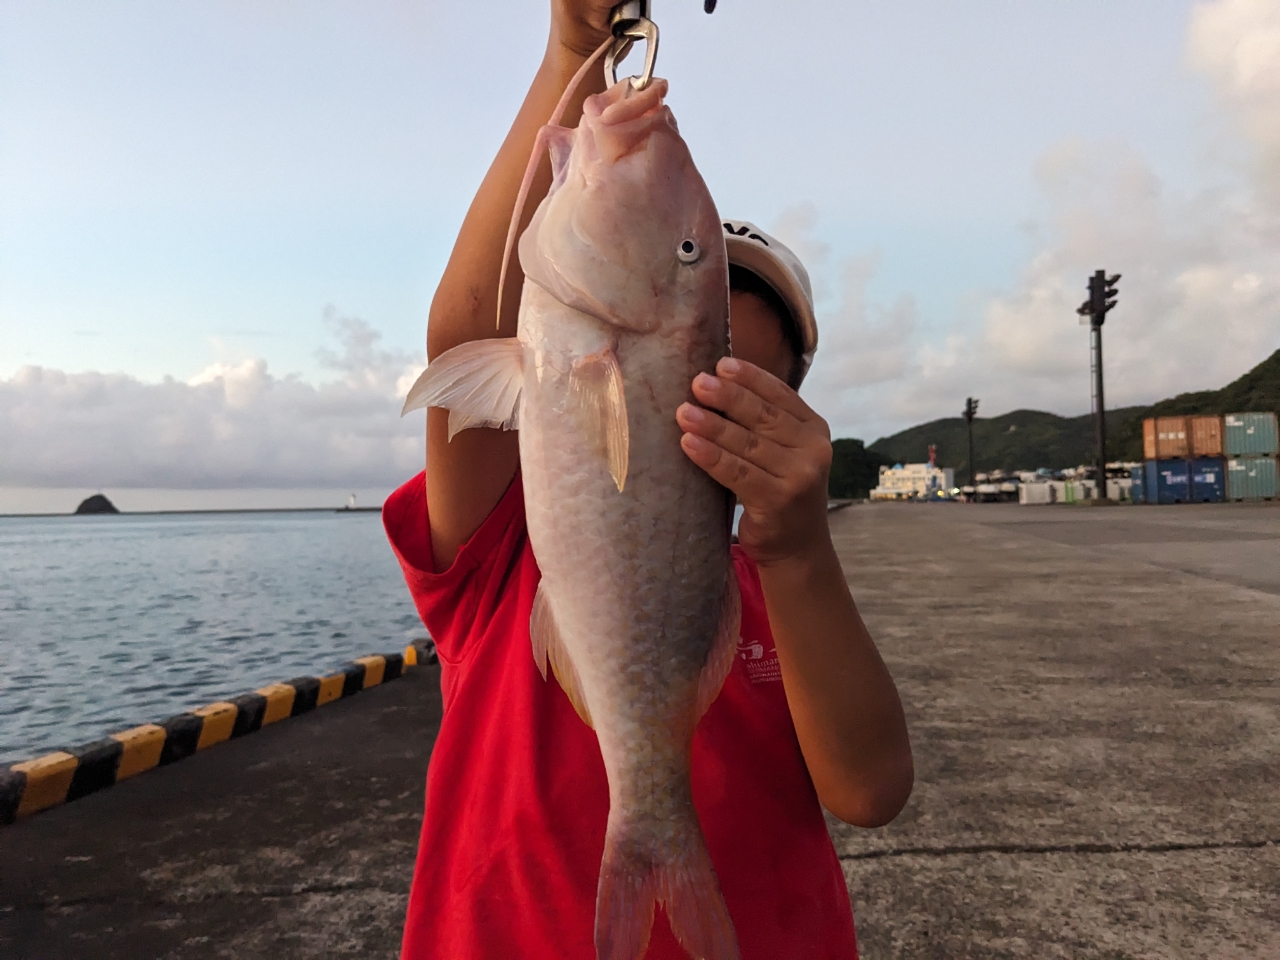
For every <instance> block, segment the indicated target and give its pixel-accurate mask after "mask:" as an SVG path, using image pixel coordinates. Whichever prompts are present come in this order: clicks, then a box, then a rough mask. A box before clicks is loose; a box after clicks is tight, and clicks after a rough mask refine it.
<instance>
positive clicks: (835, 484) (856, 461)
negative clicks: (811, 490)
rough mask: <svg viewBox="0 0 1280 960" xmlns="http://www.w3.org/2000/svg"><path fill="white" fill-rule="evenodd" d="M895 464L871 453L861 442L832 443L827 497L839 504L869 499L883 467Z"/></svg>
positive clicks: (882, 456) (878, 454)
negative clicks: (842, 501)
mask: <svg viewBox="0 0 1280 960" xmlns="http://www.w3.org/2000/svg"><path fill="white" fill-rule="evenodd" d="M893 462H894V461H892V460H890V459H889V458H888V457H886V456H884V455H883V454H880V453H874V452H872V451H870V450H868V449H867V448H866V447H865V446H863V443H862V441H861V440H832V441H831V479H830V481H829V482H828V483H827V496H829V497H834V498H835V499H837V500H848V499H862V498H864V497H866V495H867V494H868V493H869V492H870V491H872V490H874V489H875V488H876V486H877V485H878V484H879V482H880V467H881V465H885V466H892V465H893Z"/></svg>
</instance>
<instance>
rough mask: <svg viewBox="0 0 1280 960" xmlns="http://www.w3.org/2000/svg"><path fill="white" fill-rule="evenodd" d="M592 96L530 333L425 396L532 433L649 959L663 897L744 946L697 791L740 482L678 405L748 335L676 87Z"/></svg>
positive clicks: (449, 372) (563, 614) (613, 819)
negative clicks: (704, 464)
mask: <svg viewBox="0 0 1280 960" xmlns="http://www.w3.org/2000/svg"><path fill="white" fill-rule="evenodd" d="M666 89H667V84H666V81H663V80H655V81H653V82H652V83H651V84H650V85H649V86H648V87H646V88H645V89H644V90H641V91H637V90H634V89H633V88H632V85H631V83H630V82H629V81H625V80H624V81H622V82H621V83H618V84H615V85H614V86H613V87H612V88H610V89H609V90H608V91H606V92H604V93H601V94H598V95H596V96H593V97H591V98H589V99H588V100H587V102H586V106H585V110H584V114H583V118H582V121H581V123H580V124H579V126H578V127H577V128H576V129H572V130H571V129H567V128H564V127H558V126H551V127H548V128H545V129H544V137H545V139H546V140H547V141H548V142H549V145H550V151H551V158H552V167H553V171H554V180H553V185H552V187H551V191H550V193H549V194H548V195H547V197H546V199H544V200H543V202H542V204H541V206H539V208H538V210H537V212H536V213H535V215H534V217H533V221H532V222H531V224H530V225H529V228H528V229H527V230H526V231H525V233H524V235H523V236H522V237H521V239H520V247H519V253H520V264H521V266H522V267H523V269H524V274H525V285H524V291H523V295H522V299H521V304H520V321H519V328H518V329H519V332H518V335H517V336H516V337H515V338H512V339H509V340H482V341H474V342H471V343H467V344H464V345H462V346H459V347H456V348H454V349H453V350H450V351H448V352H447V353H444V354H442V355H441V356H439V357H438V358H437V359H436V360H435V361H433V362H432V363H431V365H430V367H429V368H428V369H427V371H426V373H424V374H423V376H422V378H421V379H420V380H419V382H418V383H417V384H416V385H415V386H414V388H413V390H412V391H411V392H410V395H409V400H408V402H407V403H406V409H412V408H414V407H425V406H436V407H447V408H448V409H449V410H450V411H451V412H450V417H449V424H450V435H452V434H453V433H454V432H456V431H457V430H460V429H464V428H466V427H471V426H477V425H487V426H499V425H500V426H503V427H506V428H509V429H514V428H518V429H519V431H520V465H521V472H522V476H523V482H524V494H525V504H526V511H527V517H528V529H529V538H530V542H531V544H532V546H533V552H534V555H535V557H536V558H537V561H538V565H539V567H540V568H541V570H542V585H541V587H540V588H539V591H538V595H537V599H536V600H535V602H534V606H533V615H532V619H531V622H530V634H531V637H532V641H533V656H534V658H535V660H536V662H537V664H538V667H539V668H540V669H541V670H542V672H543V676H544V677H545V676H546V664H547V663H550V665H551V668H552V670H553V671H554V673H555V676H556V678H557V680H558V681H559V683H560V685H561V686H562V687H563V688H564V690H565V693H567V694H568V696H569V699H570V700H571V701H572V702H573V704H574V706H575V707H576V709H577V711H578V713H579V714H580V715H581V717H582V719H583V720H584V721H586V722H587V723H588V724H590V725H591V726H592V727H594V729H595V731H596V735H597V737H598V738H599V742H600V751H601V754H602V756H603V759H604V765H605V770H606V772H607V774H608V778H609V802H610V806H609V821H608V830H607V833H606V836H605V846H604V855H603V859H602V862H601V866H600V880H599V887H598V891H597V899H596V927H595V939H596V952H597V954H598V956H599V958H600V960H638V958H640V957H641V956H642V955H643V954H644V951H645V949H646V946H647V944H648V940H649V933H650V928H651V925H652V922H653V914H654V905H655V902H656V903H661V904H662V905H663V907H664V908H665V910H666V913H667V916H668V918H669V920H670V923H671V927H672V930H673V932H674V933H675V935H676V937H677V938H678V939H679V940H680V942H681V943H682V944H683V945H684V947H685V948H686V949H687V950H688V951H689V952H690V954H691V955H692V956H694V957H698V958H705V960H737V958H738V956H739V953H738V945H737V938H736V935H735V932H734V927H733V923H732V921H731V919H730V917H729V914H728V910H727V909H726V907H725V903H724V899H723V896H722V895H721V892H720V884H719V881H718V879H717V877H716V875H715V871H714V869H713V867H712V864H711V859H710V857H709V856H708V853H707V848H706V844H705V841H704V839H703V835H702V830H701V827H700V825H699V823H698V818H697V813H696V811H695V810H694V806H693V797H692V793H691V787H690V775H689V762H690V752H691V746H692V741H693V733H694V728H695V726H696V725H697V723H698V720H699V719H700V718H701V717H702V715H703V713H704V712H705V711H706V709H707V707H708V706H710V704H711V702H712V700H714V699H715V697H716V695H717V694H718V693H719V691H720V687H721V685H722V684H723V682H724V678H725V676H726V675H727V674H728V672H729V668H730V666H731V665H732V663H733V655H734V643H735V641H736V638H737V635H738V621H739V598H738V588H737V580H736V577H735V576H734V573H733V569H732V564H731V562H730V557H729V544H728V539H729V531H728V523H727V506H728V504H727V494H726V492H725V491H724V490H723V489H722V488H721V487H719V486H718V485H717V484H716V483H715V482H713V481H712V480H711V479H710V478H709V477H708V476H707V475H706V474H705V473H704V472H703V471H702V470H700V469H699V468H698V467H696V466H695V465H694V464H693V463H691V462H690V461H689V459H688V458H687V457H686V456H685V454H684V453H683V452H682V450H681V449H680V428H679V427H678V426H677V424H676V420H675V413H676V408H677V407H678V406H679V405H680V404H681V403H682V402H684V401H685V400H688V399H691V394H690V383H691V381H692V380H693V378H694V376H695V375H696V374H697V373H698V372H699V371H710V370H711V369H712V368H713V367H714V366H715V363H716V361H717V360H718V359H719V358H720V357H722V356H724V355H725V354H726V353H727V352H728V312H729V307H728V263H727V259H726V256H725V245H724V237H723V233H722V228H721V224H720V218H719V216H718V214H717V213H716V208H715V204H714V203H713V202H712V200H711V195H710V193H709V192H708V190H707V187H706V184H705V183H704V182H703V180H702V177H701V176H700V175H699V173H698V171H697V169H696V168H695V167H694V164H693V160H692V158H691V157H690V155H689V150H688V147H687V146H686V145H685V142H684V140H683V139H682V138H681V137H680V134H679V132H678V130H677V129H676V123H675V119H674V118H673V116H672V114H671V111H670V109H669V108H668V107H667V106H665V105H664V104H663V96H664V95H665V93H666Z"/></svg>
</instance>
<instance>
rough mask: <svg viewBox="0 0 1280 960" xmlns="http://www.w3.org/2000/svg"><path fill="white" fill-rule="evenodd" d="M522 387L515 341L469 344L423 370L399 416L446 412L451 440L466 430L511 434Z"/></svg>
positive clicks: (521, 358) (520, 351) (520, 359)
mask: <svg viewBox="0 0 1280 960" xmlns="http://www.w3.org/2000/svg"><path fill="white" fill-rule="evenodd" d="M523 383H524V347H523V346H522V344H521V343H520V341H519V340H517V339H516V338H515V337H509V338H506V339H502V340H472V341H470V342H468V343H463V344H459V345H458V346H456V347H454V348H453V349H452V350H446V351H445V352H444V353H442V354H440V356H438V357H436V358H435V359H434V360H432V361H431V363H429V364H428V365H427V369H426V370H424V371H422V376H420V377H418V379H417V381H416V382H415V383H414V385H413V386H412V387H410V388H409V395H408V397H406V398H405V401H404V409H403V410H401V411H400V416H404V415H405V414H406V413H408V412H409V411H410V410H419V409H422V408H424V407H444V408H445V409H447V410H448V411H449V439H450V440H452V439H453V435H454V434H455V433H457V432H458V431H459V430H466V429H467V428H468V427H501V428H502V429H504V430H515V429H517V428H518V426H519V413H520V389H521V387H522V386H523Z"/></svg>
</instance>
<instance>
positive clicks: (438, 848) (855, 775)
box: [383, 0, 913, 960]
mask: <svg viewBox="0 0 1280 960" xmlns="http://www.w3.org/2000/svg"><path fill="white" fill-rule="evenodd" d="M610 6H611V4H610V3H608V2H607V0H553V3H552V24H551V35H550V39H549V41H548V45H547V52H546V55H545V57H544V60H543V63H542V66H541V68H540V69H539V71H538V74H537V76H536V77H535V79H534V82H533V85H532V87H531V88H530V91H529V94H528V96H527V97H526V99H525V102H524V105H523V107H522V108H521V111H520V113H519V115H518V116H517V118H516V121H515V123H514V125H513V126H512V129H511V132H510V133H509V134H508V136H507V139H506V141H505V142H504V144H503V146H502V148H501V150H500V151H499V153H498V156H497V158H496V159H495V160H494V163H493V166H492V167H491V168H490V170H489V173H488V175H487V176H486V177H485V180H484V182H483V183H482V185H481V187H480V190H479V192H478V193H477V195H476V197H475V200H474V201H473V203H472V205H471V209H470V210H469V212H468V214H467V217H466V220H465V221H464V223H463V226H462V229H461V231H460V233H459V236H458V241H457V244H456V245H455V247H454V251H453V255H452V257H451V258H450V261H449V265H448V267H447V269H446V271H445V275H444V277H443V278H442V280H441V283H440V287H439V289H438V291H437V293H436V297H435V300H434V302H433V304H432V308H431V317H430V323H429V327H428V334H427V340H428V353H429V355H430V356H431V357H433V358H434V357H435V356H438V355H439V354H440V353H442V352H444V351H445V350H447V349H449V348H450V347H453V346H455V345H457V344H459V343H463V342H466V341H469V340H475V339H480V338H484V337H492V336H495V335H496V336H512V335H514V332H515V325H516V314H517V311H518V305H519V291H520V289H521V280H522V278H521V276H520V274H519V267H518V264H513V265H512V270H511V274H510V275H509V276H508V277H507V284H506V289H507V291H509V293H510V295H509V297H508V298H507V300H506V302H504V303H503V305H502V307H503V309H502V323H501V326H500V328H499V329H498V330H495V329H494V327H493V317H494V314H495V312H496V311H497V307H498V305H497V303H496V301H495V297H496V291H497V288H498V273H499V270H500V264H501V260H502V252H503V243H504V240H505V236H506V230H507V224H508V218H509V216H510V211H511V209H512V207H513V205H514V200H515V195H516V191H517V189H518V187H519V183H520V179H521V176H522V174H523V170H524V166H525V162H526V160H527V158H528V155H529V151H530V150H531V149H532V147H533V142H534V137H535V135H536V133H537V130H538V128H539V126H540V125H541V124H542V123H543V122H545V120H546V118H547V117H548V116H549V115H550V113H551V110H552V108H553V106H554V105H555V102H556V100H557V99H558V98H559V96H560V94H561V92H562V91H563V89H564V87H565V85H566V83H567V81H568V79H569V77H571V76H572V75H573V73H574V72H575V71H576V69H577V68H578V67H579V66H580V65H581V64H582V62H583V60H584V59H585V58H586V57H587V56H589V55H590V54H591V52H592V51H593V50H595V48H596V47H597V46H598V45H599V44H600V43H601V42H602V41H603V40H604V39H605V38H606V37H607V36H608V27H607V24H608V17H609V11H610ZM584 88H585V89H583V90H581V91H580V92H579V94H578V96H577V97H576V101H575V104H574V106H573V109H572V110H571V112H570V114H569V115H567V116H566V118H565V123H566V124H567V125H573V124H574V123H576V121H577V115H578V114H579V113H580V111H581V105H582V101H583V99H584V98H585V97H586V96H587V95H588V94H590V93H594V92H598V91H599V90H600V89H602V88H603V76H602V71H599V70H596V71H593V72H592V74H591V80H590V81H589V82H588V83H586V84H584ZM549 181H550V175H549V167H548V166H547V164H545V163H544V165H543V169H542V170H541V171H540V174H539V178H538V180H537V181H536V183H535V187H534V190H533V193H532V195H531V198H530V203H529V205H528V206H527V207H526V211H525V218H526V220H527V219H528V217H529V216H531V215H532V212H533V209H534V208H535V207H536V204H537V202H538V201H539V200H540V199H541V197H542V196H543V195H545V193H546V191H547V189H548V186H549ZM725 227H726V242H727V246H728V250H729V259H730V263H731V275H730V281H731V287H732V291H731V296H730V326H731V330H732V339H733V351H734V357H733V358H732V359H728V358H726V359H724V360H722V361H720V363H719V365H718V367H717V370H716V375H715V376H708V375H705V374H703V375H700V376H699V377H698V378H697V379H696V380H695V381H694V383H693V385H692V393H693V397H694V398H695V399H696V400H697V403H696V404H695V403H686V404H683V405H682V406H681V407H680V409H679V410H678V411H674V415H675V416H676V419H677V421H678V423H679V424H680V426H681V428H682V430H683V433H684V436H683V438H682V440H681V445H682V447H683V449H684V452H685V454H686V455H687V456H689V458H690V459H691V460H692V461H693V462H694V463H696V464H697V465H698V466H700V467H702V468H703V469H704V470H706V471H707V473H708V474H710V475H711V476H712V477H713V478H715V479H716V480H717V481H719V482H720V483H722V484H723V485H724V486H726V487H728V488H729V489H730V490H731V491H733V493H735V494H736V495H737V498H738V501H739V502H740V503H741V504H742V506H743V510H744V512H743V516H742V520H741V522H740V525H739V544H738V545H737V546H736V547H734V556H733V560H734V566H735V570H736V572H737V575H738V579H739V584H740V586H741V591H742V607H743V611H742V628H741V634H742V636H741V639H740V640H739V645H738V649H739V657H738V659H736V660H735V663H734V667H733V670H732V671H731V672H730V675H729V677H728V679H727V680H726V681H725V685H724V689H723V690H722V692H721V694H720V696H719V698H718V699H717V700H716V702H715V703H714V704H712V706H711V708H710V710H709V711H708V712H707V714H706V716H705V717H704V718H703V719H702V722H701V723H700V725H699V726H698V729H697V733H696V735H695V739H694V744H693V763H692V766H693V772H692V776H693V793H694V801H695V805H696V806H697V809H698V814H699V819H700V821H701V823H702V827H703V831H704V833H705V834H706V839H707V846H708V849H709V851H710V853H711V857H712V861H713V863H714V864H715V867H716V870H717V873H718V875H719V878H720V883H721V887H722V889H723V893H724V897H725V902H726V903H727V905H728V908H729V912H730V914H731V916H732V918H733V920H734V923H735V926H736V928H737V933H738V939H739V942H740V945H741V950H742V956H743V958H744V960H764V958H769V960H791V958H796V960H801V958H803V960H828V958H829V960H836V958H840V960H848V958H853V957H856V956H857V948H856V945H855V939H854V929H853V916H852V911H851V909H850V904H849V896H848V893H847V891H846V888H845V885H844V877H843V873H842V871H841V868H840V864H839V861H838V859H837V857H836V854H835V850H834V848H833V847H832V844H831V841H830V839H829V837H828V835H827V831H826V824H825V820H824V818H823V814H822V806H825V807H826V808H827V809H828V810H830V811H831V812H832V813H833V814H835V815H836V816H838V817H840V818H841V819H844V820H846V821H848V822H850V823H855V824H858V825H861V826H877V825H880V824H883V823H887V822H888V821H889V820H891V819H893V817H894V816H896V814H897V813H898V811H899V810H900V809H901V808H902V806H903V804H905V802H906V799H907V796H908V795H909V793H910V790H911V784H912V777H913V773H912V764H911V749H910V745H909V742H908V739H907V732H906V725H905V722H904V721H903V716H902V708H901V705H900V703H899V700H898V695H897V691H896V689H895V687H894V684H893V681H892V679H891V678H890V676H889V674H888V671H887V670H886V669H885V667H884V664H883V662H882V661H881V660H880V657H879V655H878V653H877V652H876V649H875V645H874V644H873V642H872V640H871V638H870V636H869V635H868V634H867V631H866V628H865V627H864V626H863V624H862V621H861V619H860V618H859V616H858V613H857V609H856V607H855V606H854V603H853V600H852V598H851V597H850V595H849V591H848V588H847V586H846V584H845V579H844V573H843V571H842V569H841V567H840V563H839V561H838V559H837V557H836V553H835V549H834V547H833V546H832V543H831V538H830V534H829V532H828V529H827V512H826V499H827V495H826V485H827V472H828V469H829V466H830V460H831V442H830V437H829V431H828V429H827V426H826V424H825V423H824V422H823V420H822V419H821V418H820V417H818V416H817V414H815V413H814V412H813V411H812V410H810V409H809V407H808V406H807V405H806V404H805V403H804V401H803V400H801V399H800V397H799V395H798V394H797V393H796V392H795V389H794V387H796V386H798V385H799V382H800V380H801V379H802V378H803V376H804V373H805V371H806V370H807V367H808V363H809V360H810V359H811V358H812V353H813V350H814V348H815V346H816V344H817V327H816V324H815V322H814V318H813V307H812V297H811V294H810V292H809V284H808V278H807V276H806V274H805V273H804V268H803V267H802V266H801V265H800V263H799V262H798V261H797V260H796V259H795V257H794V256H793V255H792V254H791V253H790V251H788V250H787V249H786V248H785V247H784V246H783V245H782V244H780V243H779V242H778V241H777V240H775V239H774V238H772V237H769V236H768V235H767V234H765V233H763V232H762V231H760V230H759V229H758V228H755V227H753V226H752V225H750V224H746V223H733V222H728V223H726V224H725ZM713 411H719V412H713ZM447 420H448V414H447V412H446V411H443V410H438V409H432V410H430V411H428V418H427V463H428V469H427V471H426V473H425V475H420V476H419V477H417V478H415V479H414V480H412V481H410V482H409V483H407V484H406V485H405V486H404V487H402V488H401V489H400V490H398V491H397V492H396V493H395V494H393V495H392V496H391V498H389V499H388V501H387V503H386V506H385V508H384V514H383V515H384V518H385V523H386V526H387V531H388V535H389V536H390V538H391V541H392V543H393V545H394V547H395V549H396V552H397V555H398V556H399V558H400V562H401V565H402V567H403V568H404V572H405V577H406V579H407V581H408V584H409V588H410V591H411V592H412V594H413V597H414V601H415V603H416V604H417V606H418V610H419V612H420V613H421V614H422V617H423V621H424V623H425V624H426V625H427V627H428V629H429V630H430V631H431V634H432V636H433V637H434V638H435V641H436V646H437V650H438V651H439V654H440V661H441V684H442V688H443V694H444V702H445V714H444V718H443V721H442V723H441V727H440V733H439V736H438V738H437V740H436V744H435V747H434V750H433V753H432V758H431V765H430V769H429V771H428V775H427V802H426V815H425V818H424V822H423V828H422V835H421V840H420V845H419V850H418V861H417V866H416V868H415V872H414V879H413V888H412V892H411V894H410V901H409V910H408V916H407V919H406V924H405V933H404V946H403V953H402V956H403V957H404V958H405V960H513V958H522V960H524V958H528V960H552V958H554V960H594V958H595V949H594V945H593V925H594V915H595V894H596V880H597V875H598V871H599V866H600V857H601V852H602V849H603V843H604V830H605V821H606V818H607V814H608V808H609V795H608V785H607V782H606V780H605V774H604V767H603V764H602V762H601V759H600V752H599V748H598V745H597V743H596V738H595V734H594V733H593V732H592V731H591V730H590V729H589V728H588V727H587V726H586V725H585V724H583V723H582V721H581V720H580V719H579V718H578V716H577V714H576V713H575V712H574V709H573V707H572V706H571V704H570V703H569V701H568V699H567V697H566V696H565V695H564V693H563V691H561V690H560V688H559V686H558V685H557V684H556V683H555V681H554V680H543V679H542V677H541V675H540V674H539V673H538V670H537V667H536V666H535V664H534V659H533V655H532V652H531V647H530V642H529V614H530V610H531V607H532V603H533V597H534V594H535V592H536V589H537V585H538V579H539V573H538V568H537V563H536V561H535V560H534V557H533V554H532V551H531V549H530V546H529V540H528V535H527V532H526V529H525V521H524V506H523V504H524V501H523V491H522V487H521V484H520V479H519V475H518V468H519V462H518V461H519V455H518V448H517V438H516V435H515V434H514V433H504V432H502V431H498V430H488V429H472V430H465V431H463V432H462V433H459V434H458V435H457V436H456V437H455V438H454V439H453V441H452V442H449V441H448V439H447V438H448V425H447ZM645 956H646V958H649V960H684V958H685V956H686V954H685V952H684V950H683V949H682V948H681V947H680V946H679V945H678V944H677V943H676V941H675V940H674V938H673V937H672V935H671V933H670V930H669V928H668V926H667V923H666V921H665V918H663V917H662V916H661V914H659V916H658V917H657V918H655V923H654V928H653V934H652V939H651V941H650V944H649V948H648V951H647V953H646V954H645Z"/></svg>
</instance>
